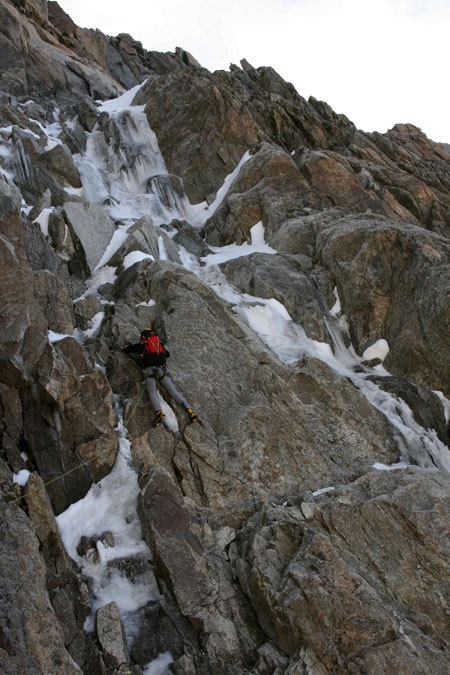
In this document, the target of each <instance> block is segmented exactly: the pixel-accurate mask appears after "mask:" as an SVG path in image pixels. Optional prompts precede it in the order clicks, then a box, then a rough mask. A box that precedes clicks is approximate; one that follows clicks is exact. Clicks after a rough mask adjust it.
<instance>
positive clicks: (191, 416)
mask: <svg viewBox="0 0 450 675" xmlns="http://www.w3.org/2000/svg"><path fill="white" fill-rule="evenodd" d="M186 412H187V414H188V415H189V419H190V420H191V422H197V415H196V414H195V412H194V411H193V410H192V408H186Z"/></svg>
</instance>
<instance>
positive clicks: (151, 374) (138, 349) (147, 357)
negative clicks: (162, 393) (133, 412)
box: [122, 328, 197, 427]
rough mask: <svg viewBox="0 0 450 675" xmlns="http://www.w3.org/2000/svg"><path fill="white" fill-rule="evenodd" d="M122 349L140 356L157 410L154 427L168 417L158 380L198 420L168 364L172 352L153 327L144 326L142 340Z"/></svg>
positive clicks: (191, 418) (154, 408)
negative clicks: (163, 406) (173, 377)
mask: <svg viewBox="0 0 450 675" xmlns="http://www.w3.org/2000/svg"><path fill="white" fill-rule="evenodd" d="M122 351H124V352H125V354H138V355H139V357H140V362H141V365H142V372H143V373H144V376H145V380H144V382H145V387H146V389H147V393H148V397H149V399H150V403H151V404H152V406H153V410H154V411H155V417H154V419H153V426H154V427H159V425H160V424H161V423H162V422H163V421H164V420H165V417H166V415H165V413H164V410H162V409H161V405H160V402H159V397H158V392H157V387H156V384H157V382H158V383H159V384H160V385H161V386H162V387H164V389H165V390H166V391H167V393H168V394H169V395H170V396H171V397H172V398H173V399H174V400H175V401H176V402H177V403H179V404H180V405H181V406H182V407H183V408H184V410H185V411H186V412H187V414H188V416H189V419H190V420H191V422H196V421H197V415H196V414H195V412H194V411H193V410H192V408H191V406H190V405H189V403H188V402H187V401H186V399H185V398H184V396H183V395H182V394H180V392H179V391H177V389H176V388H175V385H174V383H173V381H172V377H171V375H170V371H169V368H168V367H167V365H166V359H167V358H168V357H169V356H170V353H169V351H168V350H167V349H166V348H165V347H164V345H163V344H162V342H161V339H160V337H159V335H158V334H157V333H155V331H154V330H152V329H151V328H144V329H143V330H142V331H141V341H140V342H138V343H137V344H133V345H128V347H125V348H124V349H123V350H122Z"/></svg>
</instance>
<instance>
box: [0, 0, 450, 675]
mask: <svg viewBox="0 0 450 675" xmlns="http://www.w3.org/2000/svg"><path fill="white" fill-rule="evenodd" d="M0 18H1V19H2V20H1V22H0V25H1V28H0V63H1V65H2V68H1V75H0V88H1V89H2V90H3V92H4V93H3V94H2V96H1V106H0V276H1V284H0V314H1V319H2V320H1V332H0V352H1V355H0V413H1V415H0V439H1V450H0V520H1V529H2V537H1V540H0V588H1V595H2V598H3V599H4V602H3V603H2V607H1V609H0V669H1V670H2V672H5V673H8V674H9V673H11V675H12V673H18V672H27V673H30V674H34V673H41V672H45V673H61V674H62V673H77V672H82V673H86V674H88V673H95V674H96V675H97V674H98V673H101V674H102V675H109V674H111V675H113V674H115V675H118V674H120V673H122V674H125V673H130V672H133V673H134V674H135V675H139V674H140V673H142V672H144V669H145V667H146V666H147V665H148V664H149V663H151V662H152V661H154V660H155V659H158V663H159V665H160V666H161V664H162V663H164V664H165V665H166V667H167V668H168V669H170V672H174V673H177V674H179V675H182V674H183V675H184V674H186V673H199V674H204V675H210V673H220V674H222V673H223V674H224V675H228V674H229V675H241V674H243V673H252V674H254V675H269V674H273V673H277V674H280V675H281V673H286V674H292V673H300V672H301V673H306V672H308V673H314V675H322V674H323V675H325V673H336V674H344V673H356V672H361V673H362V672H364V673H368V674H370V675H379V674H381V673H386V675H387V674H388V673H392V672H396V673H409V672H411V673H417V674H419V673H420V674H422V673H430V674H434V673H436V674H437V673H443V672H447V671H448V670H449V667H450V652H449V632H448V626H449V619H448V617H449V607H448V601H447V598H448V596H449V591H450V589H449V588H448V578H449V574H448V573H449V569H448V568H449V563H448V560H449V553H450V551H449V550H448V536H447V531H448V519H449V516H450V513H449V507H450V479H449V472H450V450H449V431H450V428H449V410H450V403H449V400H448V399H449V398H450V389H449V382H450V362H449V351H448V340H447V336H448V333H449V329H450V303H449V298H450V292H449V291H450V278H449V273H448V270H449V265H450V248H449V232H450V230H449V228H450V217H449V213H450V154H449V148H448V146H446V145H445V144H438V143H434V142H432V141H430V140H429V139H427V138H426V136H425V135H424V134H423V133H422V132H421V131H420V130H419V129H417V128H416V127H414V126H412V125H410V124H398V125H396V126H395V127H394V128H393V129H392V130H390V131H389V132H388V133H387V134H377V133H374V134H369V133H364V132H362V131H360V130H358V129H356V127H355V126H354V125H353V124H352V123H351V122H350V121H349V120H348V119H347V118H346V117H345V116H343V115H336V114H335V113H334V112H333V111H332V110H331V108H330V107H329V106H328V105H327V104H325V103H323V102H319V101H317V100H315V99H313V98H310V99H309V100H308V101H306V100H304V99H303V98H302V97H301V96H300V95H299V94H298V93H297V92H296V91H295V90H294V88H293V87H292V85H290V84H288V83H286V82H284V81H283V80H282V78H281V77H280V76H279V75H278V74H277V73H275V71H273V69H271V68H267V67H264V68H254V67H253V66H251V65H250V64H249V63H248V62H247V61H245V60H243V61H242V62H241V66H240V67H239V66H236V65H232V66H231V68H230V71H229V72H216V73H210V72H209V71H207V70H206V69H205V68H203V67H202V66H201V65H200V64H199V63H198V62H197V61H196V60H195V58H194V57H193V56H191V55H190V54H188V53H187V52H185V51H184V50H182V49H178V48H177V50H176V51H175V53H174V54H159V53H157V52H147V51H146V50H145V49H143V47H142V45H140V43H137V42H136V41H134V40H133V39H132V38H131V37H130V36H128V35H119V36H117V37H110V36H105V35H103V34H102V33H100V31H95V30H87V29H81V28H79V27H77V26H76V25H75V24H74V23H73V21H72V20H71V19H70V17H68V16H67V15H66V14H65V13H64V12H63V10H62V9H61V8H60V7H59V6H58V4H57V3H56V2H49V3H46V2H43V1H42V0H34V1H32V0H26V1H22V0H15V1H11V2H10V1H6V2H4V3H3V4H2V5H1V8H0ZM25 36H26V40H25ZM24 40H25V41H24ZM145 80H146V82H145V84H143V83H144V81H145ZM141 84H142V85H143V86H141V87H140V88H139V90H138V91H137V93H136V94H135V95H134V100H133V105H139V106H144V107H145V115H144V113H142V108H139V111H136V109H135V108H133V106H132V105H129V102H128V103H127V105H126V110H125V112H124V111H121V110H120V101H119V102H118V101H116V104H117V108H116V109H114V105H113V104H112V103H111V104H109V105H108V106H105V107H104V108H103V110H102V109H100V107H99V106H98V103H97V102H96V100H97V99H113V98H114V97H117V96H119V95H120V94H122V93H123V92H124V91H125V90H129V89H131V88H133V87H136V85H141ZM120 100H122V99H120ZM148 123H149V125H150V127H149V126H148ZM224 181H225V182H224ZM262 239H264V242H262ZM150 325H151V326H154V327H155V328H156V329H157V330H158V332H159V333H160V335H161V337H162V339H163V342H165V343H167V344H168V346H169V349H170V353H171V356H170V362H169V364H170V367H171V370H172V372H173V377H174V380H175V383H176V386H177V388H179V389H180V390H181V391H182V392H183V394H184V395H185V396H186V398H187V399H188V400H189V401H190V402H192V405H193V406H194V408H195V411H196V413H197V414H198V417H199V420H200V422H199V423H197V424H193V425H191V424H189V423H188V419H187V417H186V415H185V412H184V411H183V410H182V409H181V408H178V407H177V406H175V404H174V402H173V401H172V400H171V399H170V398H169V397H168V396H165V397H164V399H163V405H164V407H165V409H166V412H167V418H166V422H167V425H166V426H163V427H160V428H157V429H153V428H152V427H151V419H152V409H151V406H150V403H149V401H148V399H147V396H146V395H145V390H144V389H143V386H142V372H141V367H140V364H139V363H138V362H135V361H133V359H132V358H130V356H129V355H127V354H124V353H123V351H122V350H123V348H124V346H125V345H127V344H129V343H134V342H136V340H137V339H138V336H139V331H140V330H141V328H142V327H143V326H150ZM275 329H276V330H275ZM380 345H381V347H380ZM388 469H389V470H388ZM109 491H110V492H109ZM108 495H109V496H108ZM111 495H112V496H111ZM119 503H120V504H121V506H122V507H123V513H121V514H120V515H118V514H117V513H115V508H116V507H118V504H119ZM83 505H84V506H85V510H84V511H83V510H82V507H83ZM78 509H80V510H78ZM71 514H76V515H71ZM80 514H81V515H80ZM70 518H72V520H70ZM66 522H69V523H70V525H71V527H70V532H68V531H67V527H66V529H65V527H64V523H66ZM115 527H116V528H117V530H116V531H113V530H114V528H115ZM127 536H130V538H131V539H130V540H128V539H127ZM130 541H131V542H132V543H130ZM109 584H110V586H109ZM105 588H107V589H108V590H107V592H106V593H105V594H103V591H104V590H105ZM111 589H112V590H111ZM124 589H125V590H124ZM124 595H125V596H126V599H127V602H126V603H125V604H124V603H123V602H122V601H123V596H124ZM135 596H136V597H135ZM136 598H137V599H136ZM161 667H162V666H161ZM168 672H169V671H168Z"/></svg>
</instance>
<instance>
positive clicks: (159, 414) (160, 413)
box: [153, 410, 166, 427]
mask: <svg viewBox="0 0 450 675" xmlns="http://www.w3.org/2000/svg"><path fill="white" fill-rule="evenodd" d="M165 419H166V414H165V412H164V410H157V411H156V412H155V417H154V419H153V426H154V427H159V425H160V424H161V422H164V420H165Z"/></svg>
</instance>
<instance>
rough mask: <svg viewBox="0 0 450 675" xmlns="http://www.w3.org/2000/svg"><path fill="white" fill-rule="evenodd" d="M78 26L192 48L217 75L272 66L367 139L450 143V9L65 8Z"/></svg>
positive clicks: (133, 0) (446, 3)
mask: <svg viewBox="0 0 450 675" xmlns="http://www.w3.org/2000/svg"><path fill="white" fill-rule="evenodd" d="M58 2H59V5H60V6H61V7H62V8H63V9H64V10H65V11H66V12H67V13H68V14H69V16H70V17H71V18H72V19H73V21H75V23H76V24H77V25H78V26H81V27H83V28H98V29H100V30H101V31H102V32H103V33H106V34H107V35H117V34H118V33H129V34H130V35H132V37H133V38H135V39H136V40H139V41H140V42H142V45H143V46H144V48H145V49H147V50H155V51H162V52H173V51H174V50H175V47H182V48H183V49H185V50H187V51H188V52H190V53H191V54H192V55H193V56H195V58H196V59H197V60H198V61H199V62H200V63H201V65H202V66H204V67H205V68H208V70H211V71H214V70H219V69H221V70H228V69H229V66H230V63H236V64H239V61H240V60H241V59H243V58H245V59H247V61H249V62H250V63H251V64H252V65H253V66H255V68H257V67H258V66H272V67H273V68H275V70H276V71H277V72H278V73H279V74H280V75H281V76H282V77H283V78H284V79H285V80H287V81H288V82H292V84H293V85H294V87H295V88H296V89H297V91H298V92H299V94H301V95H302V96H303V97H304V98H308V97H309V96H314V97H315V98H317V99H320V100H323V101H326V102H327V103H329V104H330V105H331V107H332V108H333V109H334V110H335V111H336V112H338V113H344V114H345V115H347V117H349V118H350V119H351V120H352V122H354V123H355V124H356V125H357V127H358V128H360V129H362V130H364V131H375V130H376V131H381V132H385V131H387V130H388V129H389V128H391V127H392V126H393V125H394V124H395V123H396V122H411V123H413V124H415V125H416V126H418V127H420V128H421V129H422V130H423V131H424V132H425V133H426V134H427V136H428V137H429V138H431V139H433V140H435V141H443V142H447V143H450V129H449V127H450V122H449V109H450V87H449V66H450V58H449V57H450V47H449V45H450V0H227V1H226V2H222V1H220V2H214V0H190V1H186V0H156V1H155V0H58Z"/></svg>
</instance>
